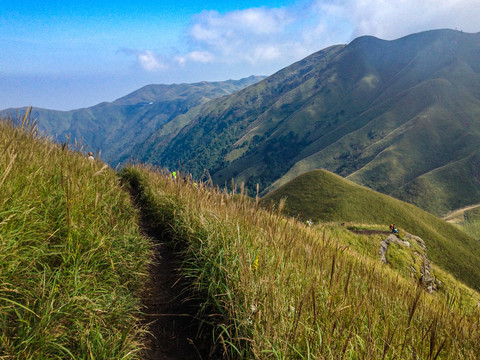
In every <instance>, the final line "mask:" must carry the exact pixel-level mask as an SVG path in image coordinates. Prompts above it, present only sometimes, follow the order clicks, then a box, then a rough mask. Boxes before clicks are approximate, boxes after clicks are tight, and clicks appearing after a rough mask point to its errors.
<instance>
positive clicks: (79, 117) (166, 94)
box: [3, 76, 263, 166]
mask: <svg viewBox="0 0 480 360" xmlns="http://www.w3.org/2000/svg"><path fill="white" fill-rule="evenodd" d="M262 78H263V77H256V76H251V77H249V78H245V79H241V80H228V81H222V82H206V81H205V82H199V83H193V84H172V85H155V84H154V85H147V86H145V87H143V88H141V89H139V90H136V91H134V92H132V93H130V94H128V95H126V96H124V97H122V98H120V99H117V100H115V101H113V102H110V103H109V102H104V103H100V104H98V105H95V106H92V107H89V108H84V109H77V110H71V111H55V110H48V109H33V111H32V117H33V118H35V119H37V124H38V127H39V130H41V131H45V132H46V133H47V134H49V135H53V136H54V137H55V138H56V139H58V140H59V141H65V139H66V136H70V140H71V142H73V140H74V139H77V140H78V141H80V140H83V144H84V145H85V146H86V147H87V148H88V149H89V150H92V151H95V152H101V157H102V158H103V159H105V160H106V161H107V162H109V163H110V164H111V165H113V166H116V165H117V164H118V163H121V162H123V161H125V160H129V159H130V158H135V157H136V156H135V153H134V152H133V149H134V147H135V145H137V144H141V143H143V142H144V141H145V140H146V139H147V138H148V137H149V136H150V135H151V134H152V133H153V132H155V130H157V129H158V128H159V127H161V126H162V125H165V124H168V123H169V122H170V121H171V120H172V119H174V118H175V117H176V116H178V115H180V114H183V113H185V112H187V111H188V110H189V109H191V108H194V107H195V106H198V105H201V104H203V103H205V102H207V101H209V100H211V99H214V98H217V97H222V96H225V95H230V94H232V93H234V92H236V91H238V90H240V89H242V88H244V87H246V86H248V85H250V84H253V83H255V82H257V81H259V80H261V79H262ZM24 111H25V109H7V110H4V111H3V112H4V113H16V112H20V113H23V112H24Z"/></svg>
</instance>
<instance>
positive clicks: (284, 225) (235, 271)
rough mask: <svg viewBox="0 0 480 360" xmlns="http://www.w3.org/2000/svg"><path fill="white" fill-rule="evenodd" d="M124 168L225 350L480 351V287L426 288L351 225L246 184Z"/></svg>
mask: <svg viewBox="0 0 480 360" xmlns="http://www.w3.org/2000/svg"><path fill="white" fill-rule="evenodd" d="M122 176H123V178H124V179H125V180H128V181H129V182H130V184H131V186H133V187H134V188H135V189H137V190H138V191H139V193H140V194H141V195H140V202H141V203H142V206H143V208H144V210H145V211H146V212H147V213H148V214H149V219H150V221H151V222H154V223H155V224H157V225H158V226H159V227H160V228H162V229H163V234H164V237H165V238H166V239H169V240H170V243H171V244H173V245H175V246H176V247H177V249H178V250H179V251H181V252H182V253H183V256H184V259H185V262H184V263H183V265H182V267H181V271H182V272H183V274H184V276H186V277H187V278H188V279H191V281H192V282H193V287H194V289H195V290H196V292H197V296H199V295H198V294H201V296H202V297H204V298H205V299H206V301H205V303H204V304H205V308H206V309H208V311H209V313H210V314H213V315H211V316H209V317H208V318H209V321H210V322H213V323H214V324H215V327H216V331H215V334H214V338H215V339H217V340H218V343H219V347H220V349H222V351H223V352H224V355H225V357H226V358H230V359H253V358H255V359H286V358H296V359H339V358H347V359H394V358H396V359H419V358H421V359H476V358H478V357H479V356H480V347H479V343H478V336H479V335H480V333H479V323H478V319H479V315H480V313H479V311H480V309H479V308H478V306H477V304H476V302H477V301H478V299H479V297H478V294H476V295H475V296H474V299H477V300H475V301H473V302H472V301H464V300H465V299H463V298H462V296H463V295H462V293H458V294H457V295H454V293H455V292H452V293H446V292H445V293H443V292H438V293H434V294H428V293H426V292H425V291H423V290H421V288H417V286H416V283H415V280H413V279H412V278H408V277H404V276H400V274H399V273H397V272H395V271H394V270H392V268H391V267H389V266H383V265H381V264H380V263H379V261H378V260H374V259H372V258H371V257H370V256H367V255H364V254H362V253H361V252H358V251H356V250H354V249H353V248H352V247H350V246H347V244H346V243H347V241H348V240H346V239H350V238H351V237H352V236H355V235H352V233H351V232H349V231H348V230H346V229H345V228H344V227H342V226H335V225H328V226H323V227H312V228H309V227H306V226H305V225H304V224H303V222H298V221H296V220H294V219H293V218H285V217H283V216H282V215H281V205H280V208H278V210H277V209H270V210H264V209H262V208H261V207H260V206H259V204H258V200H257V201H252V200H251V199H250V198H248V197H246V196H245V193H244V189H243V188H241V189H240V192H239V193H237V194H235V193H227V192H226V191H222V190H221V189H215V188H212V187H211V184H205V183H201V182H199V183H194V182H193V181H192V180H191V179H189V178H183V177H182V176H178V177H177V179H176V180H174V179H173V178H172V176H171V174H170V173H168V172H157V171H155V170H154V169H152V168H145V167H133V168H127V169H125V170H123V172H122ZM329 198H330V196H327V194H325V197H322V198H319V199H317V200H318V201H319V203H321V202H322V201H323V200H325V201H327V202H331V203H333V200H332V201H331V200H329ZM334 198H335V196H334ZM336 199H337V200H338V201H340V198H338V197H337V198H336ZM432 230H433V229H432ZM431 246H432V245H431ZM470 293H472V291H471V290H470ZM457 296H458V297H457ZM468 296H472V295H471V294H470V295H468ZM467 300H468V299H467Z"/></svg>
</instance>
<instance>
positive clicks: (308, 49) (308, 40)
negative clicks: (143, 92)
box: [135, 0, 480, 75]
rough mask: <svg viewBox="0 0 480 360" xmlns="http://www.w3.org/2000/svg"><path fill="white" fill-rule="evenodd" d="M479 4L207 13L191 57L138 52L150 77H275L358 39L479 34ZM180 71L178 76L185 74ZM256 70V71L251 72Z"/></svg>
mask: <svg viewBox="0 0 480 360" xmlns="http://www.w3.org/2000/svg"><path fill="white" fill-rule="evenodd" d="M475 2H478V0H395V1H393V0H299V1H298V3H297V4H294V5H291V6H289V7H281V8H267V7H261V8H251V9H245V10H237V11H231V12H226V13H219V12H217V11H203V12H201V13H200V14H198V15H196V16H195V17H194V18H193V19H192V23H191V25H190V27H189V28H188V29H186V39H185V40H186V41H185V43H184V44H186V51H178V50H177V51H173V53H172V54H170V55H169V56H167V55H165V54H164V55H161V54H159V53H155V52H153V51H151V50H144V51H136V52H135V55H136V56H137V60H138V63H139V64H140V65H141V66H142V68H144V69H146V70H148V71H159V70H164V69H167V68H168V69H169V71H170V70H172V69H174V68H178V69H183V70H182V71H184V72H188V71H190V72H191V73H194V72H197V71H198V69H199V68H198V66H199V65H202V66H203V67H202V71H208V72H209V73H211V74H213V73H215V72H216V71H218V69H220V68H229V69H232V74H235V73H237V74H238V73H241V72H243V75H249V73H257V74H258V73H262V74H268V73H273V72H274V71H276V70H278V69H280V68H282V67H284V66H287V65H289V64H291V63H293V62H295V61H297V60H300V59H301V58H303V57H305V56H308V55H310V54H312V53H313V52H315V51H318V50H321V49H323V48H325V47H327V46H330V45H335V44H341V43H348V42H350V41H351V40H353V39H354V38H355V37H357V36H361V35H373V36H377V37H379V38H382V39H387V40H390V39H395V38H399V37H401V36H405V35H408V34H411V33H414V32H419V31H423V30H429V29H438V28H453V29H455V28H458V29H459V30H464V31H466V32H477V31H479V30H480V25H479V24H478V19H480V6H477V4H475ZM178 69H177V70H178ZM247 72H249V73H247Z"/></svg>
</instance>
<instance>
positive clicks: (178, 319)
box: [144, 243, 210, 360]
mask: <svg viewBox="0 0 480 360" xmlns="http://www.w3.org/2000/svg"><path fill="white" fill-rule="evenodd" d="M154 260H155V263H154V264H153V265H152V266H151V268H150V278H151V284H150V291H149V294H147V296H146V297H145V300H144V306H145V310H144V311H145V321H146V322H147V323H148V324H149V331H150V333H151V335H150V336H149V338H148V343H147V345H148V350H147V351H146V354H145V359H148V360H157V359H158V360H160V359H162V360H163V359H165V360H177V359H178V360H180V359H192V360H194V359H195V360H199V359H200V360H201V359H209V358H210V357H209V346H207V347H206V345H208V341H207V342H205V339H202V338H199V337H198V334H197V332H198V329H199V325H200V324H199V321H198V320H196V317H195V315H196V313H197V311H198V307H199V302H198V301H195V300H194V299H189V298H187V297H186V295H185V294H184V292H182V289H181V288H182V285H181V282H180V281H179V275H178V272H177V271H176V270H175V269H176V266H177V263H176V261H175V256H174V254H173V252H172V251H171V250H170V249H169V248H168V246H166V245H165V244H162V243H159V244H158V245H157V253H156V255H155V259H154Z"/></svg>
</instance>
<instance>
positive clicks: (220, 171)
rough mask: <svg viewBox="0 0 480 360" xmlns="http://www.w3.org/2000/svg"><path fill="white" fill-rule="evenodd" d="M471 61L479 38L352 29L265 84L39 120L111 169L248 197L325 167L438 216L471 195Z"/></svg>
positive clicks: (477, 140)
mask: <svg viewBox="0 0 480 360" xmlns="http://www.w3.org/2000/svg"><path fill="white" fill-rule="evenodd" d="M479 59H480V33H477V34H468V33H463V32H461V31H454V30H432V31H426V32H422V33H418V34H412V35H409V36H406V37H403V38H400V39H397V40H392V41H386V40H381V39H378V38H375V37H372V36H362V37H359V38H357V39H355V40H353V41H352V42H351V43H349V44H347V45H345V44H343V45H335V46H331V47H328V48H326V49H323V50H321V51H319V52H317V53H314V54H312V55H310V56H308V57H307V58H305V59H303V60H300V61H299V62H297V63H294V64H292V65H290V66H288V67H286V68H284V69H282V70H280V71H279V72H277V73H275V74H273V75H271V76H269V77H267V78H265V79H263V80H262V78H258V77H251V78H248V79H246V80H242V81H240V84H237V83H235V84H234V82H226V83H215V84H214V85H212V84H210V83H200V84H191V85H181V88H179V87H178V86H179V85H176V86H170V87H169V86H166V85H161V86H157V87H154V86H153V85H152V86H149V87H145V88H143V89H140V90H139V91H138V92H135V93H133V94H130V95H129V96H127V97H125V98H122V99H119V100H117V101H115V102H113V103H103V104H99V105H97V106H95V107H92V108H88V109H81V110H75V111H71V112H62V113H61V114H59V112H51V111H46V110H37V112H36V113H35V116H36V117H37V118H38V120H39V124H40V126H41V127H43V128H44V129H46V130H48V131H49V132H50V133H52V134H57V135H61V134H66V133H71V134H72V136H74V137H76V138H83V139H84V141H85V143H86V144H87V145H88V146H89V147H91V148H94V149H102V154H103V157H104V158H105V159H109V160H110V163H112V164H116V163H120V162H123V161H125V160H127V159H129V158H134V159H136V160H139V161H143V162H148V163H152V164H155V165H160V166H166V167H168V168H171V169H177V168H179V167H180V169H182V170H185V171H187V172H191V173H192V174H193V176H194V177H198V176H201V175H202V174H203V173H204V172H205V170H207V171H208V172H209V173H210V175H211V177H212V179H213V180H214V182H216V183H217V184H225V182H230V180H231V179H232V178H235V180H236V181H237V182H245V183H246V186H247V189H249V191H250V193H252V194H253V193H254V192H255V189H256V187H257V184H258V185H259V188H260V191H261V193H262V194H266V193H268V192H270V191H271V190H274V189H276V188H278V187H279V186H281V185H282V184H285V183H286V182H288V181H289V180H291V179H293V178H295V177H296V176H298V175H300V174H302V173H304V172H307V171H310V170H313V169H318V168H324V169H327V170H329V171H332V172H334V173H336V174H339V175H341V176H343V177H347V178H348V179H350V180H352V181H354V182H356V183H358V184H361V185H365V186H368V187H369V188H372V189H375V190H377V191H380V192H382V193H385V194H389V195H392V196H394V197H397V198H399V199H402V200H405V201H407V202H410V203H413V204H415V205H418V206H420V207H421V208H423V209H425V210H427V211H429V212H432V213H434V214H436V215H441V214H445V213H447V212H448V211H450V210H453V209H456V208H460V207H464V206H467V205H470V204H475V203H480V187H479V186H478V185H479V183H480V121H479V120H480V61H479ZM187 88H188V89H191V88H193V89H194V95H188V96H186V95H185V92H184V91H185V89H187ZM154 89H155V90H154ZM206 89H207V90H208V91H207V95H205V93H204V90H206ZM222 95H225V96H222ZM60 115H61V116H60Z"/></svg>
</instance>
